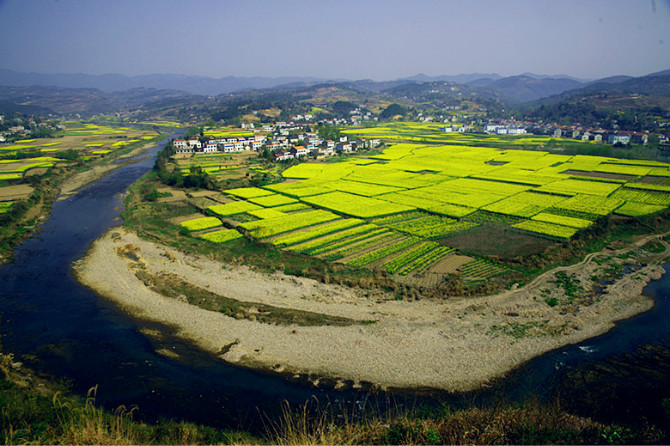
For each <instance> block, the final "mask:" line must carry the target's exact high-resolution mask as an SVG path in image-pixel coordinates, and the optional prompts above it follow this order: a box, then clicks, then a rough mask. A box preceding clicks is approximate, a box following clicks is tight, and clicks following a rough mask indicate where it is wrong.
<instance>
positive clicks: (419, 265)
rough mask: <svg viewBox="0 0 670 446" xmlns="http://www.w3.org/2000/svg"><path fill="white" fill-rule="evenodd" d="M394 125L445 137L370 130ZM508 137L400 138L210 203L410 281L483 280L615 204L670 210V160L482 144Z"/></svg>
mask: <svg viewBox="0 0 670 446" xmlns="http://www.w3.org/2000/svg"><path fill="white" fill-rule="evenodd" d="M387 131H391V132H395V135H396V136H402V137H403V138H404V135H409V134H410V133H412V138H417V139H423V140H424V141H426V142H427V141H439V140H440V139H439V138H441V137H442V136H441V135H440V134H438V133H435V132H434V126H425V125H419V126H418V127H413V126H412V125H405V123H403V124H402V125H393V126H390V127H389V128H388V129H386V128H381V127H377V128H375V129H371V130H370V135H372V134H383V133H384V132H387ZM535 139H537V140H538V141H540V140H541V141H544V142H547V141H548V140H547V139H543V138H535ZM531 140H533V138H527V139H526V141H531ZM463 141H467V144H465V143H463ZM509 141H510V140H509V139H505V138H498V137H479V136H477V137H474V136H472V135H457V137H454V138H451V139H449V144H444V145H438V144H433V145H425V144H426V143H424V145H421V144H410V143H400V144H395V145H393V146H391V147H390V148H388V149H386V150H385V151H384V153H383V154H381V155H374V156H372V157H369V158H352V159H349V160H345V161H342V162H337V163H300V164H297V165H295V166H292V167H290V168H289V169H287V170H286V171H284V173H283V174H282V175H283V176H284V177H285V178H287V179H288V181H286V182H283V183H279V184H269V185H264V186H260V187H246V188H235V189H227V190H226V191H224V194H225V196H226V197H230V199H231V200H232V199H239V200H240V201H234V202H231V203H225V204H217V205H213V206H209V207H208V208H207V209H208V212H209V213H210V214H211V215H216V216H217V217H229V218H230V217H234V220H235V221H236V222H241V223H239V225H238V226H237V227H238V229H239V230H240V231H241V230H242V229H244V230H246V232H244V231H242V232H243V233H244V235H245V236H251V237H253V238H256V239H260V240H261V241H263V242H264V243H270V244H273V245H275V246H277V247H279V248H281V249H284V250H289V251H292V252H296V253H301V254H305V255H310V256H316V257H318V258H321V259H324V260H326V261H331V262H340V263H345V264H347V265H350V266H354V267H364V268H376V269H380V270H385V271H386V273H388V274H393V275H395V276H396V277H397V278H406V279H407V280H414V279H416V280H426V281H433V280H439V277H444V275H445V274H448V273H449V272H453V271H455V270H456V268H460V271H461V274H462V276H463V277H464V278H465V279H466V280H468V281H473V280H485V279H486V278H489V277H493V276H496V275H498V274H504V273H506V272H507V271H508V270H507V269H505V268H503V267H501V266H500V265H497V264H495V263H492V262H490V261H487V260H484V258H486V257H487V256H488V257H490V256H500V257H502V258H515V257H518V256H524V255H532V254H538V253H540V252H543V251H544V250H545V249H546V248H547V247H549V246H551V245H552V244H554V243H556V242H557V241H565V240H568V239H570V238H571V237H573V236H575V234H577V233H578V232H579V231H581V230H584V229H586V228H589V227H590V226H592V225H593V222H594V221H596V220H597V219H598V218H601V217H605V216H607V215H610V214H612V213H614V212H616V213H617V214H620V215H628V216H640V215H647V214H649V213H654V212H659V211H662V210H664V209H667V208H668V207H669V206H670V180H667V178H670V173H668V172H670V170H668V165H667V164H663V163H660V164H659V163H655V164H646V163H639V164H636V163H633V162H628V163H625V162H619V161H618V160H613V159H611V158H604V157H590V156H579V155H577V156H570V155H554V154H549V153H547V152H542V151H538V150H526V151H517V150H501V149H499V148H496V147H482V146H480V145H478V144H477V142H481V143H482V144H487V145H494V144H502V143H504V144H509ZM536 144H537V143H536ZM203 161H205V160H204V159H203ZM212 161H214V160H212ZM575 172H586V173H589V175H591V176H589V177H588V178H587V177H583V176H581V175H579V174H577V175H575V176H573V174H574V173H575ZM666 173H668V175H667V176H666ZM236 224H237V223H236ZM456 249H460V250H463V252H467V253H468V254H472V255H473V256H477V260H474V259H473V258H472V257H465V256H462V255H459V254H458V251H457V250H456ZM479 257H481V258H479ZM443 267H444V268H443ZM440 274H441V276H440ZM403 280H405V279H403Z"/></svg>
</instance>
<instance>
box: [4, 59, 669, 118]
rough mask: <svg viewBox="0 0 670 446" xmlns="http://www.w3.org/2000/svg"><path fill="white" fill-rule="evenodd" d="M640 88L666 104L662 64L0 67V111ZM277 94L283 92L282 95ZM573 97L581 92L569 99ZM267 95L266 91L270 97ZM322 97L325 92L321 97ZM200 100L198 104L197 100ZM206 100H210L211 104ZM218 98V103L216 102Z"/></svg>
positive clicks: (430, 100)
mask: <svg viewBox="0 0 670 446" xmlns="http://www.w3.org/2000/svg"><path fill="white" fill-rule="evenodd" d="M603 93H614V94H619V95H621V94H623V95H626V94H627V95H630V94H633V95H647V96H649V97H653V98H654V99H652V100H651V101H648V100H645V101H643V102H644V103H645V104H644V105H648V106H659V107H661V108H663V109H664V108H666V107H665V106H666V103H667V102H668V98H670V70H666V71H662V72H658V73H652V74H650V75H647V76H642V77H630V76H612V77H608V78H604V79H600V80H596V81H588V80H584V79H576V78H572V77H569V76H547V75H536V74H532V73H524V74H521V75H518V76H510V77H502V76H500V75H498V74H482V73H472V74H460V75H453V76H452V75H444V76H427V75H425V74H418V75H416V76H412V77H408V78H402V79H397V80H391V81H382V82H378V81H373V80H369V79H363V80H354V81H352V80H344V79H319V78H314V77H276V78H271V77H234V76H229V77H225V78H219V79H214V78H209V77H204V76H185V75H174V74H154V75H144V76H124V75H121V74H105V75H88V74H41V73H18V72H15V71H12V70H0V112H1V113H12V112H20V113H37V114H48V113H52V112H55V113H59V114H66V115H67V114H73V113H81V114H84V115H92V114H98V113H108V112H113V111H117V110H121V109H126V110H130V109H139V108H143V109H147V108H149V109H154V110H155V109H159V108H166V107H193V106H203V104H204V106H205V107H206V108H211V107H216V106H218V105H216V104H218V103H219V102H221V101H225V100H228V99H226V98H230V100H235V99H234V98H233V97H232V96H231V95H233V96H235V97H239V95H244V96H246V97H248V98H253V97H257V96H258V95H259V94H261V95H268V94H269V95H270V96H272V95H275V96H277V95H280V96H281V97H283V98H284V99H286V98H288V97H293V98H294V99H296V100H300V98H303V99H304V98H306V97H320V96H322V95H324V94H325V95H326V96H324V98H331V99H330V100H332V101H337V100H347V101H353V102H354V103H359V104H362V103H364V102H367V100H368V99H370V98H372V97H375V98H377V99H378V100H382V101H387V102H400V103H404V104H410V105H412V104H413V105H419V104H432V106H434V107H438V108H439V107H441V106H445V105H458V104H460V101H462V100H475V101H477V102H480V103H482V104H484V105H485V106H486V107H491V106H493V105H494V104H498V105H499V106H500V107H501V108H505V107H508V108H509V107H511V108H514V107H527V106H529V105H530V106H539V105H541V104H552V103H553V104H555V103H558V102H560V101H572V102H574V101H575V100H577V101H587V102H589V103H591V102H592V97H593V95H594V94H600V95H602V94H603ZM282 95H283V96H282ZM575 98H581V99H575ZM273 100H274V99H273ZM327 100H328V99H327ZM198 104H200V105H198ZM212 104H214V105H212ZM219 105H220V104H219Z"/></svg>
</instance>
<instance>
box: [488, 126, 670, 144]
mask: <svg viewBox="0 0 670 446" xmlns="http://www.w3.org/2000/svg"><path fill="white" fill-rule="evenodd" d="M482 130H483V131H484V133H495V134H497V135H521V134H525V133H532V134H534V135H550V136H551V137H552V138H569V139H575V140H577V141H596V142H603V143H608V144H617V143H621V144H628V143H631V144H642V145H646V144H647V141H648V139H649V135H650V133H648V132H631V131H626V130H603V129H594V128H589V127H582V126H578V125H558V124H538V123H534V122H520V121H505V120H498V121H489V122H487V123H485V124H484V125H483V128H482ZM658 136H659V139H660V141H661V142H663V141H664V140H665V139H666V138H665V136H664V135H661V134H659V135H658Z"/></svg>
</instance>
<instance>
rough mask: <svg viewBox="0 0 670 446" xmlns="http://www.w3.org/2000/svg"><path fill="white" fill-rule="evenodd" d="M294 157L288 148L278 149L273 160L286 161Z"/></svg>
mask: <svg viewBox="0 0 670 446" xmlns="http://www.w3.org/2000/svg"><path fill="white" fill-rule="evenodd" d="M293 158H294V156H293V154H292V153H291V152H289V151H288V150H279V151H278V152H275V161H287V160H292V159H293Z"/></svg>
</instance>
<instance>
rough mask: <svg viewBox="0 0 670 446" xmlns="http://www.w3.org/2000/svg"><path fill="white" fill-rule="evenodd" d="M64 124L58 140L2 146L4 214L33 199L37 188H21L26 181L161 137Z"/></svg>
mask: <svg viewBox="0 0 670 446" xmlns="http://www.w3.org/2000/svg"><path fill="white" fill-rule="evenodd" d="M63 124H64V125H65V130H64V131H63V132H59V133H58V134H57V137H54V138H41V139H23V140H19V141H16V142H15V143H14V144H3V145H0V214H2V213H6V212H9V210H10V209H11V208H12V206H13V203H15V202H16V201H18V200H22V199H26V198H28V197H30V196H31V194H32V192H33V188H32V187H30V186H28V185H27V184H21V183H25V181H24V179H27V178H28V177H30V176H33V175H43V174H44V173H46V172H47V171H48V170H49V169H52V168H54V167H65V166H68V165H71V164H73V163H74V162H78V161H88V160H91V159H94V158H98V157H103V156H106V155H108V154H110V153H113V152H115V151H118V150H120V149H123V148H124V147H126V146H128V145H131V144H134V143H141V142H142V141H144V140H148V139H153V138H155V137H156V136H157V135H158V133H157V132H155V131H153V130H137V129H132V128H127V127H108V126H101V125H96V124H84V123H81V122H78V121H66V122H64V123H63ZM64 154H67V156H65V155H64ZM18 191H21V192H22V193H18Z"/></svg>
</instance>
